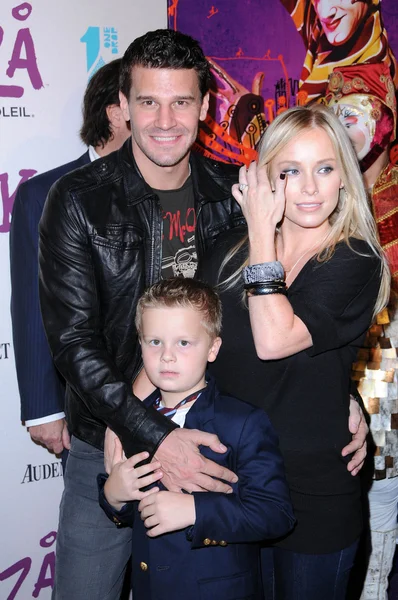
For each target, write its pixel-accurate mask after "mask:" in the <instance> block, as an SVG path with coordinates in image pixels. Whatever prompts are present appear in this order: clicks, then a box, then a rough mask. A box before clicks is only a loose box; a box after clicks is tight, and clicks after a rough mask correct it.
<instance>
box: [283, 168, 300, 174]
mask: <svg viewBox="0 0 398 600" xmlns="http://www.w3.org/2000/svg"><path fill="white" fill-rule="evenodd" d="M282 173H285V174H286V175H297V173H298V169H285V170H284V171H282Z"/></svg>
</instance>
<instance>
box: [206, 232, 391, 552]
mask: <svg viewBox="0 0 398 600" xmlns="http://www.w3.org/2000/svg"><path fill="white" fill-rule="evenodd" d="M244 233H245V230H244V229H243V228H239V229H236V230H235V231H234V232H229V233H228V234H227V235H224V236H220V238H219V239H218V240H217V243H216V246H215V247H214V248H213V250H212V253H211V255H209V256H208V257H207V258H206V260H205V261H204V263H203V265H202V268H201V271H200V273H199V276H200V277H202V279H204V280H205V281H208V282H209V283H211V284H213V285H215V284H216V283H218V282H219V281H223V280H224V279H225V278H226V276H228V275H229V274H231V273H232V272H233V271H234V270H235V269H236V267H237V266H239V265H241V264H242V262H243V260H244V258H245V255H247V248H246V249H244V250H243V251H241V252H240V253H238V255H236V257H234V259H233V260H232V261H231V262H230V263H228V265H227V267H226V268H225V269H224V270H223V272H222V273H221V276H219V269H220V265H221V263H222V260H223V259H224V257H225V256H226V254H227V252H228V251H229V250H230V249H231V248H232V247H233V246H235V244H236V243H237V242H238V241H239V239H241V238H242V236H243V235H244ZM350 243H351V246H352V249H351V248H350V247H349V246H348V245H347V244H345V243H344V242H339V243H338V244H337V245H336V249H335V252H334V254H333V256H332V258H331V259H330V260H328V261H326V262H323V263H321V262H319V261H318V260H317V259H316V258H312V259H311V260H309V261H308V262H307V263H306V264H305V265H304V267H303V269H302V270H301V272H300V273H299V274H298V276H297V278H296V279H295V281H294V282H293V283H292V285H291V286H290V287H289V289H288V299H289V302H290V303H291V305H292V307H293V310H294V313H295V315H297V316H298V317H300V319H301V320H302V321H303V322H304V323H305V325H306V326H307V328H308V330H309V332H310V334H311V337H312V341H313V345H312V346H311V347H310V348H308V349H307V350H304V351H301V352H298V353H297V354H294V355H292V356H289V357H287V358H283V359H279V360H260V359H259V358H258V357H257V354H256V350H255V347H254V342H253V337H252V333H251V328H250V320H249V311H248V309H247V306H245V304H244V302H243V301H242V290H243V286H242V285H240V284H239V285H237V286H235V288H233V289H232V290H226V291H225V290H223V289H222V288H221V289H220V288H218V289H219V291H220V295H221V299H222V303H223V330H222V338H223V343H222V346H221V350H220V353H219V355H218V357H217V360H216V361H215V363H212V364H211V365H210V370H211V372H212V374H213V375H214V376H215V378H216V381H217V383H218V386H219V387H220V389H221V390H222V392H223V393H227V394H231V395H234V396H237V397H238V398H241V399H243V400H246V401H248V402H251V403H252V404H255V405H256V406H260V407H263V408H264V409H265V410H266V411H267V413H268V415H269V417H270V419H271V421H272V423H273V425H274V427H275V428H276V431H277V432H278V434H279V439H280V447H281V450H282V454H283V456H284V459H285V466H286V475H287V480H288V483H289V486H290V490H291V497H292V502H293V506H294V509H295V514H296V518H297V526H296V528H295V529H294V531H293V533H291V534H290V535H289V536H287V537H286V538H285V539H283V540H281V541H279V542H278V545H279V546H281V547H284V548H287V549H290V550H293V551H296V552H303V553H328V552H335V551H337V550H340V549H343V548H345V547H347V546H348V545H350V544H351V543H353V542H354V541H355V540H356V539H357V538H358V536H359V535H360V532H361V529H362V514H361V503H360V482H359V478H358V477H353V476H352V475H351V474H350V473H349V472H348V471H347V459H344V458H343V457H342V456H341V450H342V448H343V447H344V446H346V445H347V444H348V443H349V442H350V440H351V438H352V436H351V433H350V432H349V429H348V417H349V395H350V371H351V365H352V363H353V362H354V361H355V359H356V353H357V349H358V348H359V347H360V346H361V343H362V341H363V339H364V336H365V334H366V331H367V329H368V327H369V325H370V323H371V320H372V313H373V309H374V305H375V301H376V298H377V295H378V292H379V286H380V274H381V261H380V259H379V258H378V257H376V256H375V255H374V254H373V253H372V251H371V250H370V248H369V246H368V245H367V243H366V242H364V241H361V240H356V239H351V240H350Z"/></svg>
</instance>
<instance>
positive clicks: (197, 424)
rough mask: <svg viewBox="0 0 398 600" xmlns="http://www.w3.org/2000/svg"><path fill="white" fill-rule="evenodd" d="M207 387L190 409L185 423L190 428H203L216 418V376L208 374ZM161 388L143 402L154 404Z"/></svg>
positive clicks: (147, 404) (148, 404)
mask: <svg viewBox="0 0 398 600" xmlns="http://www.w3.org/2000/svg"><path fill="white" fill-rule="evenodd" d="M206 381H207V387H206V389H205V390H204V391H203V392H202V393H201V395H200V396H199V398H198V399H197V400H196V402H195V403H194V405H193V406H192V408H191V409H190V410H189V411H188V413H187V417H186V420H185V425H187V426H188V427H189V428H190V429H201V427H203V426H204V425H205V424H206V423H208V422H209V421H212V420H213V419H214V399H215V398H216V396H218V395H219V392H218V389H217V386H216V382H215V380H214V377H212V376H211V375H209V374H206ZM159 394H160V392H159V390H155V391H154V392H152V394H151V395H150V396H148V398H146V399H145V400H144V401H143V402H144V404H145V406H152V405H153V404H154V402H155V400H157V399H158V398H159Z"/></svg>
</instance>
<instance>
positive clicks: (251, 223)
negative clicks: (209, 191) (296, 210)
mask: <svg viewBox="0 0 398 600" xmlns="http://www.w3.org/2000/svg"><path fill="white" fill-rule="evenodd" d="M285 187H286V175H285V174H284V173H282V175H281V176H278V177H277V178H276V180H275V182H274V186H273V187H271V183H270V181H269V179H268V175H267V169H266V167H265V166H264V167H258V165H257V164H256V163H255V162H252V163H251V165H250V166H249V168H248V169H247V170H246V167H241V168H240V170H239V183H235V184H234V185H233V186H232V195H233V197H234V198H235V200H236V201H237V203H238V204H239V205H240V207H241V209H242V212H243V216H244V217H245V219H246V221H247V226H248V228H249V233H250V232H252V231H255V230H258V231H259V233H261V232H263V231H264V227H265V226H267V225H269V226H270V227H272V229H273V230H275V228H276V226H277V225H278V223H280V221H281V220H282V218H283V214H284V211H285V204H286V197H285Z"/></svg>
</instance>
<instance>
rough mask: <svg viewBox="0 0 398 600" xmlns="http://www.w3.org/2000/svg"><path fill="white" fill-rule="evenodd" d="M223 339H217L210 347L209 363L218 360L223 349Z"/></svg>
mask: <svg viewBox="0 0 398 600" xmlns="http://www.w3.org/2000/svg"><path fill="white" fill-rule="evenodd" d="M221 344H222V339H221V338H220V337H216V338H215V340H213V343H212V345H211V347H210V350H209V354H208V356H207V362H214V361H215V360H216V358H217V354H218V351H219V350H220V348H221Z"/></svg>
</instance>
